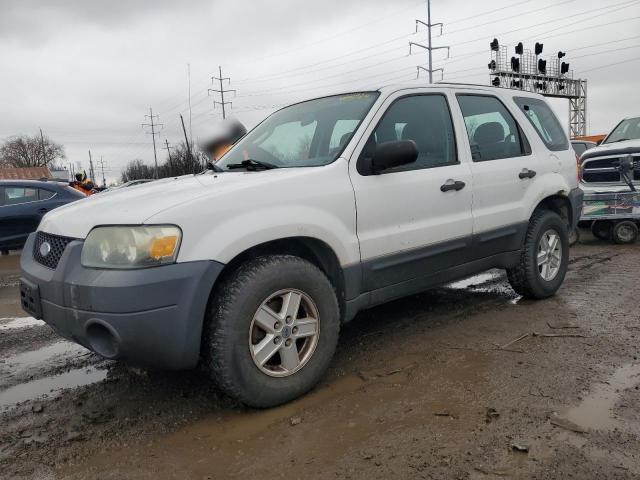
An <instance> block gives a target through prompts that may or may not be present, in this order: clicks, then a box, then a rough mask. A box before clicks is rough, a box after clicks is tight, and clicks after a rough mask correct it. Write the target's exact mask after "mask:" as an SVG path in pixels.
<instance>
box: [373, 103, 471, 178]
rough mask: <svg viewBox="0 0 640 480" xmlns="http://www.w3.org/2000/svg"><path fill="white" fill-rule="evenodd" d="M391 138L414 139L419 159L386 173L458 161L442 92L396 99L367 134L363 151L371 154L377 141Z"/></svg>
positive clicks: (446, 105)
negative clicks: (369, 133)
mask: <svg viewBox="0 0 640 480" xmlns="http://www.w3.org/2000/svg"><path fill="white" fill-rule="evenodd" d="M394 140H413V141H414V142H416V145H417V147H418V159H417V160H416V161H415V162H414V163H411V164H409V165H403V166H400V167H396V168H392V169H389V170H385V171H384V172H383V173H385V174H386V173H392V172H399V171H406V170H418V169H422V168H433V167H442V166H445V165H453V164H456V163H458V158H457V152H456V143H455V135H454V130H453V122H452V120H451V112H450V111H449V104H448V103H447V99H446V98H445V97H444V95H437V94H436V95H433V94H432V95H413V96H409V97H404V98H400V99H399V100H396V101H395V102H394V103H393V104H392V105H391V106H390V107H389V109H388V110H387V111H386V112H385V114H384V116H383V117H382V120H380V123H379V124H378V126H377V127H376V129H375V130H374V132H373V133H372V134H371V137H369V140H368V141H367V144H366V146H365V150H364V151H363V152H362V155H371V154H372V153H373V151H375V147H376V145H378V144H380V143H384V142H390V141H394Z"/></svg>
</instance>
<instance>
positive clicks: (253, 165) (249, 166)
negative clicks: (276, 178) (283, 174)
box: [227, 158, 278, 171]
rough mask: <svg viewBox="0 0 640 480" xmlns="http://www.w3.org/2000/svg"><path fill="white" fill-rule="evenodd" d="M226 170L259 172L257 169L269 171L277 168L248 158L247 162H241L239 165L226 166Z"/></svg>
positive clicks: (271, 164)
mask: <svg viewBox="0 0 640 480" xmlns="http://www.w3.org/2000/svg"><path fill="white" fill-rule="evenodd" d="M227 168H228V169H229V170H235V169H237V168H244V169H246V170H250V171H256V170H259V169H262V170H271V169H273V168H278V166H277V165H274V164H273V163H268V162H261V161H260V160H254V159H252V158H249V159H247V160H243V161H242V162H240V163H230V164H229V165H227Z"/></svg>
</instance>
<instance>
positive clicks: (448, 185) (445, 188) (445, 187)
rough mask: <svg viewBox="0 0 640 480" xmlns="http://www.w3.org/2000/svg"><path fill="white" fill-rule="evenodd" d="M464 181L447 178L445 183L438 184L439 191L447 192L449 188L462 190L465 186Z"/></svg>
mask: <svg viewBox="0 0 640 480" xmlns="http://www.w3.org/2000/svg"><path fill="white" fill-rule="evenodd" d="M465 185H466V183H464V182H461V181H460V180H455V181H454V180H447V183H445V184H444V185H442V186H440V191H441V192H448V191H449V190H456V191H459V190H462V189H463V188H464V187H465Z"/></svg>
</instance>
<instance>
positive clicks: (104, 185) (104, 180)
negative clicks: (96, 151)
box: [100, 156, 107, 188]
mask: <svg viewBox="0 0 640 480" xmlns="http://www.w3.org/2000/svg"><path fill="white" fill-rule="evenodd" d="M100 168H101V169H102V187H103V188H107V180H106V179H105V178H104V162H103V161H102V156H100Z"/></svg>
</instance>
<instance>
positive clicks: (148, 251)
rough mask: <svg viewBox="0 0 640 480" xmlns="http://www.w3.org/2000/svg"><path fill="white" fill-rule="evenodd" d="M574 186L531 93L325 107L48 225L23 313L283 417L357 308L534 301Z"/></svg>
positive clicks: (551, 283)
mask: <svg viewBox="0 0 640 480" xmlns="http://www.w3.org/2000/svg"><path fill="white" fill-rule="evenodd" d="M577 173H578V172H577V163H576V156H575V154H574V152H573V150H572V149H571V145H570V142H569V139H568V138H567V135H566V134H565V132H564V130H563V128H562V126H561V125H560V123H559V121H558V119H557V118H556V116H555V115H554V114H553V112H552V111H551V109H550V108H549V106H548V105H547V103H546V102H545V100H544V98H543V97H541V96H539V95H536V94H530V93H525V92H522V91H515V90H508V89H499V88H492V87H485V86H475V85H456V84H437V85H432V86H416V85H398V86H387V87H382V88H380V89H378V90H373V91H357V92H349V93H344V94H339V95H332V96H327V97H322V98H316V99H313V100H308V101H304V102H300V103H296V104H294V105H291V106H288V107H285V108H282V109H281V110H278V111H277V112H275V113H273V114H272V115H270V116H269V117H267V118H266V119H265V120H264V121H263V122H262V123H260V124H259V125H257V126H256V127H255V128H254V129H253V130H251V131H250V132H248V133H247V134H246V135H245V136H244V137H243V138H242V139H240V140H239V141H238V142H237V143H236V144H235V145H234V146H233V147H232V148H231V149H230V150H229V151H228V152H227V153H226V154H225V155H224V156H222V158H221V159H219V160H218V161H217V162H216V163H215V164H211V165H210V168H209V169H208V170H207V171H205V172H202V173H201V174H197V175H187V176H183V177H180V178H172V179H165V180H160V181H156V182H152V183H149V184H145V185H141V186H139V187H136V188H131V189H121V190H116V191H114V192H106V193H103V194H100V195H95V196H92V197H90V198H88V199H86V200H85V201H83V202H78V204H76V205H72V206H67V207H62V208H60V209H57V210H55V211H54V212H51V213H48V214H47V215H46V216H45V217H44V219H43V220H42V223H41V224H40V226H39V228H38V231H37V232H35V233H33V234H32V235H30V237H29V239H28V241H27V244H26V246H25V249H24V251H23V254H22V258H21V267H22V278H21V295H22V304H23V307H24V309H25V310H26V311H28V312H30V313H31V314H32V315H34V316H35V317H36V318H42V319H44V320H45V321H46V322H47V323H48V324H49V325H50V326H51V327H52V328H53V329H54V330H55V331H57V332H58V333H59V334H60V335H62V336H64V337H66V338H68V339H71V340H73V341H75V342H78V343H80V344H82V345H84V346H86V347H87V348H89V349H91V350H93V351H94V352H97V353H98V354H100V355H102V356H104V357H106V358H110V359H121V360H123V361H126V362H129V363H131V364H136V365H141V366H146V367H153V368H164V369H185V368H192V367H195V366H196V365H198V364H199V363H201V364H203V365H204V367H206V370H207V371H208V372H209V374H210V376H211V378H212V379H213V380H214V381H215V382H216V383H217V385H218V386H219V388H220V389H221V390H222V391H223V392H225V393H226V394H228V395H230V396H232V397H234V398H236V399H238V400H240V401H241V402H244V403H245V404H247V405H250V406H254V407H270V406H274V405H278V404H281V403H283V402H287V401H289V400H291V399H294V398H296V397H298V396H300V395H302V394H304V393H305V392H307V391H308V390H310V389H311V388H313V386H314V385H315V384H316V383H317V382H318V381H319V379H320V378H321V376H322V375H323V373H324V372H325V370H326V369H327V367H328V366H329V364H330V362H331V359H332V356H333V353H334V350H335V348H336V345H337V343H338V337H339V332H340V327H341V325H342V324H344V323H345V322H348V321H349V320H351V319H352V318H353V317H354V316H355V315H356V314H357V313H358V312H359V311H361V310H364V309H367V308H369V307H372V306H374V305H377V304H381V303H383V302H388V301H390V300H394V299H397V298H400V297H403V296H407V295H411V294H415V293H417V292H421V291H423V290H426V289H428V288H430V287H434V286H437V285H442V284H446V283H448V282H451V281H454V280H456V279H460V278H464V277H467V276H470V275H473V274H476V273H479V272H482V271H484V270H487V269H491V268H502V269H506V271H507V274H508V279H509V281H510V283H511V285H512V286H513V288H514V290H515V291H516V292H518V293H519V294H521V295H523V296H525V297H527V298H532V299H544V298H547V297H549V296H552V295H554V294H555V293H556V291H557V290H558V288H559V287H560V285H561V284H562V282H563V279H564V277H565V273H566V271H567V265H568V259H569V244H568V234H567V232H568V231H570V230H572V229H573V228H574V227H575V225H576V222H577V221H578V219H579V218H580V209H581V207H582V191H581V190H580V189H579V188H578V175H577ZM389 328H392V327H391V326H389Z"/></svg>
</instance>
